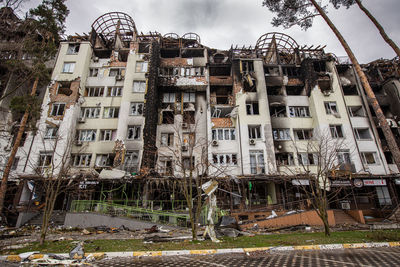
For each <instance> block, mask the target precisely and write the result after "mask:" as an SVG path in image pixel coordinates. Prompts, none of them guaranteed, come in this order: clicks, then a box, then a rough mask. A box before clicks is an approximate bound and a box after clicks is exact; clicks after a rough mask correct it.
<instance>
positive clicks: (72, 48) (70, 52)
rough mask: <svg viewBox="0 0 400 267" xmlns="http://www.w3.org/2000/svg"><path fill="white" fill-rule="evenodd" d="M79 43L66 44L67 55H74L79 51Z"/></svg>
mask: <svg viewBox="0 0 400 267" xmlns="http://www.w3.org/2000/svg"><path fill="white" fill-rule="evenodd" d="M79 47H80V44H68V50H67V55H76V54H78V53H79Z"/></svg>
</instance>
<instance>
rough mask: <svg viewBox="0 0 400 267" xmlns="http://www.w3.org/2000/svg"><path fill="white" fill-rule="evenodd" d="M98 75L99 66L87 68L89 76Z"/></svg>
mask: <svg viewBox="0 0 400 267" xmlns="http://www.w3.org/2000/svg"><path fill="white" fill-rule="evenodd" d="M97 75H99V68H89V77H97Z"/></svg>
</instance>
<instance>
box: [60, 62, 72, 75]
mask: <svg viewBox="0 0 400 267" xmlns="http://www.w3.org/2000/svg"><path fill="white" fill-rule="evenodd" d="M75 65H76V62H75V61H65V62H64V64H63V67H62V70H61V72H62V73H67V74H72V73H74V70H75ZM67 66H68V68H67Z"/></svg>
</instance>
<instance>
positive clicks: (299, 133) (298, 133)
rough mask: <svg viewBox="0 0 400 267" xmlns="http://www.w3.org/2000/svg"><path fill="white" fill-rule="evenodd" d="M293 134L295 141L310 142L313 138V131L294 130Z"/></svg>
mask: <svg viewBox="0 0 400 267" xmlns="http://www.w3.org/2000/svg"><path fill="white" fill-rule="evenodd" d="M293 133H294V139H296V140H310V139H311V138H312V137H313V129H295V130H293Z"/></svg>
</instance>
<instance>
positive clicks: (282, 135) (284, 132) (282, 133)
mask: <svg viewBox="0 0 400 267" xmlns="http://www.w3.org/2000/svg"><path fill="white" fill-rule="evenodd" d="M272 135H273V137H274V140H277V141H282V140H291V137H290V130H289V129H272Z"/></svg>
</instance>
